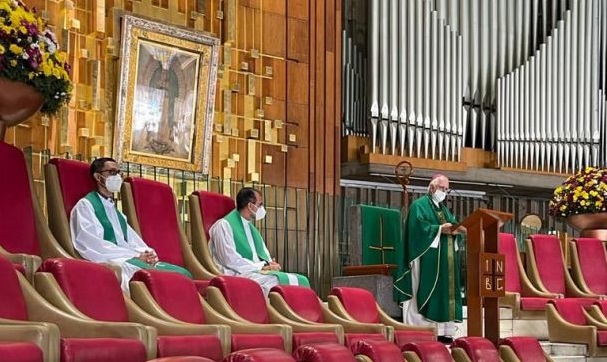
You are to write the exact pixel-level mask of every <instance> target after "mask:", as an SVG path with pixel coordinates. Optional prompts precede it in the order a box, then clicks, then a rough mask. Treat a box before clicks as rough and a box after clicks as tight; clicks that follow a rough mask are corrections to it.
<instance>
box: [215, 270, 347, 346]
mask: <svg viewBox="0 0 607 362" xmlns="http://www.w3.org/2000/svg"><path fill="white" fill-rule="evenodd" d="M207 300H208V302H209V304H210V305H211V306H212V307H213V308H214V309H215V310H217V311H218V312H219V313H221V314H223V315H224V316H226V317H228V318H230V319H232V320H235V321H239V322H241V323H253V324H257V325H264V324H269V323H280V324H285V325H289V326H291V328H293V340H292V343H293V349H296V348H297V347H299V346H302V345H314V344H317V343H335V344H343V341H344V335H343V327H341V326H340V325H336V324H317V325H310V324H308V323H300V322H295V321H292V320H290V319H288V318H286V317H284V316H282V315H281V314H280V313H278V312H277V311H276V310H274V308H272V306H270V305H268V303H267V300H266V298H265V297H264V295H263V291H262V289H261V286H260V285H259V284H258V283H257V282H255V281H253V280H251V279H247V278H240V277H231V276H219V277H215V278H213V279H212V280H211V284H210V285H209V289H208V291H207ZM344 348H345V347H344Z"/></svg>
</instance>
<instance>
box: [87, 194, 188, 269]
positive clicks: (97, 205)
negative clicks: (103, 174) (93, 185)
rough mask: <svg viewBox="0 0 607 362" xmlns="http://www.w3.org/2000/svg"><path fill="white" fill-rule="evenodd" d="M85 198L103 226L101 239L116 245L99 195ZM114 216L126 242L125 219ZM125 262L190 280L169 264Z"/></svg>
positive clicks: (178, 267) (113, 233)
mask: <svg viewBox="0 0 607 362" xmlns="http://www.w3.org/2000/svg"><path fill="white" fill-rule="evenodd" d="M85 198H86V199H87V200H88V201H89V202H90V203H91V205H93V211H94V212H95V216H96V217H97V220H99V222H100V223H101V226H103V239H104V240H106V241H108V242H110V243H112V244H116V245H117V244H118V241H117V240H116V233H115V232H114V227H113V226H112V222H111V221H110V219H109V218H108V216H107V213H106V212H105V208H104V207H103V202H102V201H101V197H100V196H99V193H97V191H91V192H89V193H88V194H87V195H86V196H85ZM116 215H117V216H118V222H119V223H120V229H121V230H122V235H124V241H126V242H128V240H127V235H128V234H127V225H126V219H125V218H124V216H123V215H122V214H121V213H119V212H116ZM126 262H127V263H129V264H133V265H135V266H137V267H139V268H141V269H159V270H166V271H173V272H177V273H180V274H183V275H185V276H187V277H190V278H192V274H191V273H190V272H189V271H188V270H187V269H185V268H182V267H180V266H178V265H174V264H170V263H164V262H158V263H156V264H155V265H153V266H152V265H150V264H148V263H146V262H144V261H143V260H141V259H139V258H131V259H129V260H127V261H126Z"/></svg>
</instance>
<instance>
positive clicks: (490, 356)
mask: <svg viewBox="0 0 607 362" xmlns="http://www.w3.org/2000/svg"><path fill="white" fill-rule="evenodd" d="M451 355H452V356H453V359H454V360H455V361H456V362H500V361H501V360H500V357H499V354H498V352H497V348H495V346H494V345H493V343H492V342H491V341H490V340H488V339H486V338H483V337H461V338H457V339H456V340H455V341H453V343H452V344H451Z"/></svg>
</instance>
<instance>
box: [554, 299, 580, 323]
mask: <svg viewBox="0 0 607 362" xmlns="http://www.w3.org/2000/svg"><path fill="white" fill-rule="evenodd" d="M548 303H551V304H553V305H554V306H555V308H556V311H557V312H558V313H559V314H560V316H561V317H563V319H565V320H566V321H567V322H569V323H573V324H577V325H581V326H583V325H586V316H585V315H584V307H583V304H582V303H581V302H580V300H579V299H577V298H563V299H553V300H551V301H550V302H548Z"/></svg>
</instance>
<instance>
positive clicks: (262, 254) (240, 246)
mask: <svg viewBox="0 0 607 362" xmlns="http://www.w3.org/2000/svg"><path fill="white" fill-rule="evenodd" d="M225 220H226V221H227V222H228V224H230V227H231V228H232V234H233V236H234V246H235V247H236V251H237V252H238V254H240V255H241V256H242V257H243V258H245V259H248V260H251V261H252V260H253V250H251V246H250V245H249V240H248V239H247V234H246V232H245V230H244V224H243V222H242V216H240V213H239V212H238V210H236V209H234V210H232V211H231V212H230V213H229V214H227V215H226V216H225ZM249 227H250V230H251V236H252V237H253V246H255V252H256V253H257V256H258V257H259V258H260V259H261V260H262V261H265V262H266V263H270V261H271V260H270V256H269V255H268V254H267V253H266V249H265V247H264V242H263V238H262V237H261V234H260V233H259V230H257V228H256V227H255V226H254V225H253V224H249ZM267 274H271V275H275V276H276V277H277V278H278V282H279V283H280V284H283V285H289V284H291V283H290V282H289V277H288V275H289V274H291V275H295V276H296V277H297V283H298V284H299V285H303V286H307V287H309V286H310V282H309V281H308V278H306V277H305V276H303V275H299V274H295V273H284V272H280V271H275V270H269V271H267Z"/></svg>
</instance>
